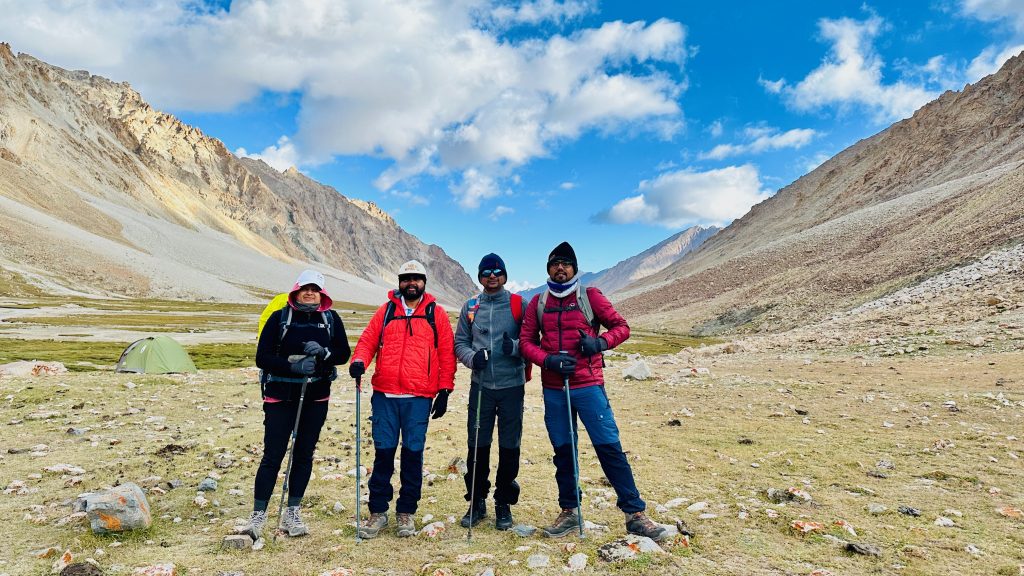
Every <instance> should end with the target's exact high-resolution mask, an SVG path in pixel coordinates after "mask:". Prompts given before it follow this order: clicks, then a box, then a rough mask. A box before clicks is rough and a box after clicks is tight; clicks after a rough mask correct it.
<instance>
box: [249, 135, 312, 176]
mask: <svg viewBox="0 0 1024 576" xmlns="http://www.w3.org/2000/svg"><path fill="white" fill-rule="evenodd" d="M235 156H239V157H245V158H253V159H255V160H263V161H264V162H266V163H267V164H270V165H271V166H273V167H274V168H276V169H277V170H281V171H283V170H287V169H288V168H291V167H292V166H298V165H299V164H300V163H301V160H300V158H299V152H298V150H296V149H295V144H294V143H293V142H292V141H291V140H289V139H288V137H287V136H281V137H280V138H278V139H277V144H276V145H270V146H267V147H266V148H264V149H263V151H262V152H252V153H250V152H249V151H248V150H246V149H245V148H238V149H236V150H235Z"/></svg>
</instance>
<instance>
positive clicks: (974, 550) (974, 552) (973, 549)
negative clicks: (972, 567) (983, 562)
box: [964, 544, 981, 556]
mask: <svg viewBox="0 0 1024 576" xmlns="http://www.w3.org/2000/svg"><path fill="white" fill-rule="evenodd" d="M964 551H965V552H967V553H968V554H970V555H971V556H981V549H980V548H978V547H977V546H975V545H974V544H968V545H967V546H965V547H964Z"/></svg>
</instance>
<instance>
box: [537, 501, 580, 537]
mask: <svg viewBox="0 0 1024 576" xmlns="http://www.w3.org/2000/svg"><path fill="white" fill-rule="evenodd" d="M579 522H580V517H579V516H577V515H576V509H575V508H562V512H561V513H560V514H559V515H558V518H555V522H554V523H553V524H551V526H548V527H546V528H544V535H545V536H547V537H548V538H561V537H562V536H565V535H566V534H568V533H570V532H572V531H573V530H576V529H577V528H578V527H579Z"/></svg>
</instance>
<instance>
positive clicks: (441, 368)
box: [352, 290, 455, 398]
mask: <svg viewBox="0 0 1024 576" xmlns="http://www.w3.org/2000/svg"><path fill="white" fill-rule="evenodd" d="M388 300H391V301H392V302H394V304H395V317H394V319H393V320H391V321H390V322H388V325H387V326H384V313H385V311H386V310H387V306H388V305H387V304H386V303H385V304H384V305H382V306H381V307H380V308H378V309H377V312H375V313H374V315H373V318H371V319H370V323H369V324H368V325H367V326H366V329H365V330H363V334H362V335H361V336H360V337H359V343H358V344H356V351H355V353H354V354H353V355H352V361H353V362H355V361H358V360H361V361H362V362H363V364H364V365H366V366H369V364H370V361H372V360H373V357H374V356H375V355H376V356H377V367H376V369H375V370H374V373H373V378H372V379H371V380H370V383H371V384H372V385H373V390H374V392H384V393H386V394H412V395H414V396H424V397H427V398H433V397H434V396H435V395H436V394H437V391H438V390H441V389H445V390H452V389H454V388H455V335H454V333H453V332H452V324H451V320H449V319H448V314H447V313H445V311H444V308H442V307H441V306H440V305H439V304H435V308H434V323H435V324H436V325H437V348H434V331H433V329H431V328H430V323H429V322H427V320H426V318H425V317H422V316H425V314H426V308H427V304H430V303H431V302H434V301H435V300H434V296H433V295H431V294H423V298H421V299H420V303H419V305H418V306H417V307H416V310H415V311H413V313H412V316H420V318H409V319H405V318H404V316H405V307H404V306H402V298H401V296H399V295H396V294H395V291H394V290H392V291H389V292H388ZM382 327H383V329H384V338H383V341H382V340H381V328H382ZM382 342H383V344H382V345H381V346H380V347H378V345H379V344H381V343H382Z"/></svg>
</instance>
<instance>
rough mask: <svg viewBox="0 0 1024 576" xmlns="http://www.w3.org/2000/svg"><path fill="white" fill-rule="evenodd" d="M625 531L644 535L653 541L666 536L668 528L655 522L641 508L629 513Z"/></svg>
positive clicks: (660, 539) (658, 540)
mask: <svg viewBox="0 0 1024 576" xmlns="http://www.w3.org/2000/svg"><path fill="white" fill-rule="evenodd" d="M626 532H629V533H630V534H636V535H637V536H646V537H648V538H650V539H651V540H654V541H655V542H660V541H662V540H664V539H665V538H668V530H667V529H665V527H664V526H662V525H660V524H655V523H654V521H653V520H651V519H650V518H648V517H647V514H644V511H643V510H641V511H639V512H636V513H634V514H630V515H629V517H628V518H627V520H626Z"/></svg>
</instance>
